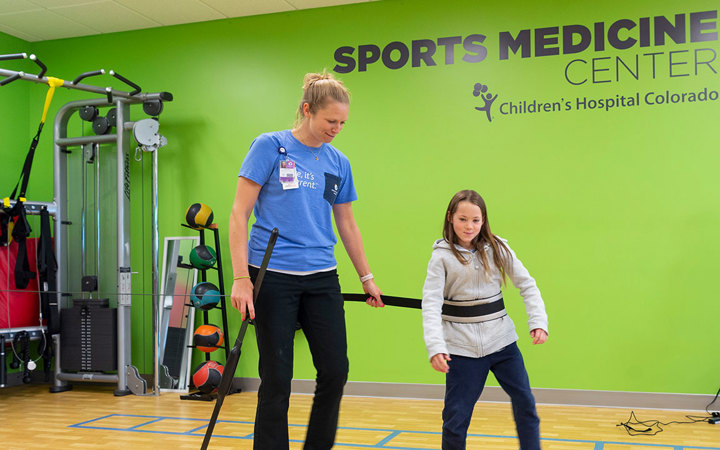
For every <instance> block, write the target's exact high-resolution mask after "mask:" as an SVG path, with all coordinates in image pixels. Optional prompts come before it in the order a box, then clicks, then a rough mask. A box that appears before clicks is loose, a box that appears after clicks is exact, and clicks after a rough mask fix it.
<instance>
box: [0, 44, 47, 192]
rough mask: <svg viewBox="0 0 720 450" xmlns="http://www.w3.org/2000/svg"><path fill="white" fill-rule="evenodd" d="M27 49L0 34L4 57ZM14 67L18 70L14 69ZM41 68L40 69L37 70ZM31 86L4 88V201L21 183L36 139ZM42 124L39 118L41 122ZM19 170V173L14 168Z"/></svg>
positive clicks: (0, 150)
mask: <svg viewBox="0 0 720 450" xmlns="http://www.w3.org/2000/svg"><path fill="white" fill-rule="evenodd" d="M26 47H27V43H26V42H24V41H23V40H21V39H18V38H15V37H12V36H8V35H7V34H4V33H0V54H12V53H21V52H22V49H25V48H26ZM30 65H32V63H31V64H23V62H14V61H13V62H9V61H3V62H0V67H2V68H8V69H9V70H29V69H31V67H30ZM11 66H14V67H17V68H12V69H10V67H11ZM35 67H37V66H35ZM29 88H30V86H29V84H28V83H22V82H14V83H12V84H10V85H7V86H2V87H0V95H1V96H2V97H0V98H1V100H0V117H2V118H3V120H0V154H1V155H2V161H3V163H2V168H1V169H0V174H2V175H1V176H0V179H2V183H1V184H0V185H1V186H2V189H3V193H2V194H0V197H3V198H4V197H7V196H8V195H10V193H11V192H12V189H13V188H14V187H15V183H17V180H18V177H19V176H20V170H21V169H22V164H23V163H24V162H25V155H26V153H27V150H28V146H29V145H30V140H31V139H32V137H33V136H34V135H35V131H36V130H37V128H35V129H31V127H30V122H29V121H28V92H29ZM39 120H40V116H39V115H38V119H37V121H39ZM15 167H17V170H14V168H15Z"/></svg>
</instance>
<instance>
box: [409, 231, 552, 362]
mask: <svg viewBox="0 0 720 450" xmlns="http://www.w3.org/2000/svg"><path fill="white" fill-rule="evenodd" d="M503 242H505V243H506V242H507V241H505V240H504V239H503ZM506 245H507V243H506ZM456 248H457V249H458V250H459V251H460V254H461V255H462V256H463V257H465V258H466V259H467V260H469V261H470V263H469V264H463V263H461V262H460V261H458V259H457V258H456V257H455V255H453V253H452V251H451V250H450V244H449V243H448V242H447V241H446V240H444V239H440V240H438V241H436V242H435V244H434V245H433V252H432V256H431V257H430V262H429V263H428V269H427V278H425V286H424V287H423V298H422V315H423V330H424V336H425V346H426V347H427V351H428V356H429V358H432V357H433V356H434V355H436V354H438V353H446V354H449V355H450V354H452V355H460V356H467V357H471V358H479V357H483V356H487V355H489V354H491V353H495V352H497V351H499V350H502V349H503V348H505V347H506V346H508V345H510V344H512V343H513V342H515V341H517V340H518V335H517V333H516V332H515V324H514V323H513V321H512V319H510V316H508V315H507V314H500V317H497V318H494V319H492V320H487V321H483V322H474V323H464V322H451V321H448V320H444V319H443V317H442V305H443V301H444V300H445V299H449V300H458V301H462V300H476V299H488V301H487V302H488V303H489V302H491V301H496V300H497V299H499V298H500V296H498V293H500V292H501V286H502V275H501V274H500V270H498V268H497V267H496V266H495V264H494V263H493V250H492V247H491V246H490V245H489V244H486V245H485V253H486V254H487V259H488V261H489V263H490V264H491V265H492V267H491V268H490V270H489V276H488V277H487V279H486V278H485V276H484V273H483V272H484V271H483V263H482V259H480V257H479V255H477V254H476V253H477V252H471V251H470V250H467V249H465V248H463V247H460V246H457V245H456ZM508 249H510V247H509V246H508ZM510 254H511V255H512V265H511V267H512V269H511V270H508V271H507V276H508V278H509V279H510V280H511V281H512V283H513V285H514V286H515V287H516V288H518V289H519V290H520V295H521V296H522V298H523V302H524V303H525V311H526V312H527V315H528V327H529V330H530V331H531V330H534V329H536V328H541V329H543V330H545V332H547V331H548V318H547V314H546V312H545V303H544V302H543V299H542V297H541V296H540V291H539V290H538V288H537V284H536V283H535V280H534V279H533V278H532V277H531V276H530V274H529V273H528V271H527V269H526V268H525V266H523V264H522V263H521V262H520V260H519V259H517V257H516V256H515V253H514V252H513V251H512V249H510ZM479 303H482V301H480V302H479Z"/></svg>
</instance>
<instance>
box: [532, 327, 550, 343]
mask: <svg viewBox="0 0 720 450" xmlns="http://www.w3.org/2000/svg"><path fill="white" fill-rule="evenodd" d="M530 337H531V338H533V341H532V343H533V345H536V344H544V343H545V341H547V339H548V335H547V333H546V332H545V330H543V329H542V328H535V329H534V330H532V331H531V332H530Z"/></svg>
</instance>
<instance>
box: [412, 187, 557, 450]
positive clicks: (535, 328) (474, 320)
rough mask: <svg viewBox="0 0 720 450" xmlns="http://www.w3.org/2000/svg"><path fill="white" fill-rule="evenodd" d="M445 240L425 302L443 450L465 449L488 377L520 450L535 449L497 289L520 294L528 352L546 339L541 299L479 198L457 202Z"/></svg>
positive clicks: (528, 400) (438, 245)
mask: <svg viewBox="0 0 720 450" xmlns="http://www.w3.org/2000/svg"><path fill="white" fill-rule="evenodd" d="M443 237H444V239H440V240H438V241H436V242H435V244H434V245H433V252H432V256H431V258H430V262H429V263H428V270H427V278H426V279H425V286H424V288H423V299H422V313H423V329H424V336H425V345H426V347H427V350H428V354H429V356H430V363H431V364H432V366H433V368H434V369H435V370H437V371H439V372H443V373H445V374H446V376H445V384H446V388H445V406H444V408H443V413H442V417H443V429H442V448H443V450H458V449H465V441H466V439H467V429H468V426H469V425H470V419H471V417H472V413H473V408H474V406H475V403H477V400H478V398H479V397H480V394H481V392H482V390H483V387H484V386H485V380H486V379H487V375H488V372H489V371H492V372H493V374H494V375H495V378H496V379H497V380H498V383H499V384H500V386H501V387H502V388H503V389H504V390H505V392H507V394H508V395H509V396H510V399H511V402H512V408H513V416H514V419H515V425H516V429H517V433H518V438H519V441H520V448H521V449H523V450H526V449H539V448H540V419H539V418H538V416H537V411H536V408H535V398H534V397H533V395H532V392H531V390H530V382H529V380H528V375H527V371H526V370H525V364H524V362H523V358H522V355H521V353H520V350H519V349H518V347H517V344H516V341H517V340H518V335H517V333H516V331H515V325H514V324H513V321H512V319H510V317H509V316H508V315H507V312H506V311H505V306H504V303H503V296H502V291H501V287H502V285H503V284H505V282H506V278H508V277H509V278H510V280H511V281H512V283H513V285H514V286H515V287H517V288H518V289H519V290H520V294H521V296H522V298H523V302H524V303H525V310H526V311H527V314H528V318H529V320H528V326H529V330H530V336H531V338H532V340H533V341H532V342H533V344H542V343H544V342H545V341H546V340H547V337H548V331H547V330H548V319H547V314H546V313H545V304H544V303H543V300H542V297H541V296H540V291H539V290H538V288H537V285H536V283H535V280H534V279H533V278H532V277H531V276H530V274H529V273H528V271H527V269H525V266H523V264H522V263H521V262H520V260H519V259H517V257H516V256H515V253H514V252H513V251H512V249H510V247H509V246H508V245H507V241H505V240H504V239H501V238H499V237H498V236H496V235H494V234H493V233H492V232H491V231H490V224H489V222H488V217H487V208H486V206H485V201H484V200H483V199H482V197H481V196H480V194H478V193H477V192H475V191H472V190H464V191H460V192H458V193H457V194H455V196H454V197H453V198H452V200H451V201H450V204H449V205H448V208H447V212H446V214H445V224H444V226H443Z"/></svg>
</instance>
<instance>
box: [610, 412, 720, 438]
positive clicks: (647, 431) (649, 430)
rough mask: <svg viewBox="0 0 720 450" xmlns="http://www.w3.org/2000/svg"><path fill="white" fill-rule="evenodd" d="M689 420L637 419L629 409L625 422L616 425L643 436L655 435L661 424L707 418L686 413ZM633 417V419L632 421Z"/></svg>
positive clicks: (633, 434) (632, 434) (694, 421)
mask: <svg viewBox="0 0 720 450" xmlns="http://www.w3.org/2000/svg"><path fill="white" fill-rule="evenodd" d="M685 417H687V418H688V419H689V420H687V421H678V420H672V421H670V422H660V421H659V420H638V418H637V416H635V411H630V417H629V418H628V420H626V421H625V422H620V423H619V424H617V425H616V426H618V427H624V428H625V431H627V433H628V434H629V435H630V436H637V435H644V436H655V435H656V434H658V433H660V432H662V431H663V430H664V429H663V426H667V425H673V424H687V423H697V422H707V420H708V419H709V417H708V416H702V417H701V416H691V415H686V416H685ZM633 419H635V421H634V422H633ZM638 425H640V426H642V427H645V428H644V429H640V428H639V427H638Z"/></svg>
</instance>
